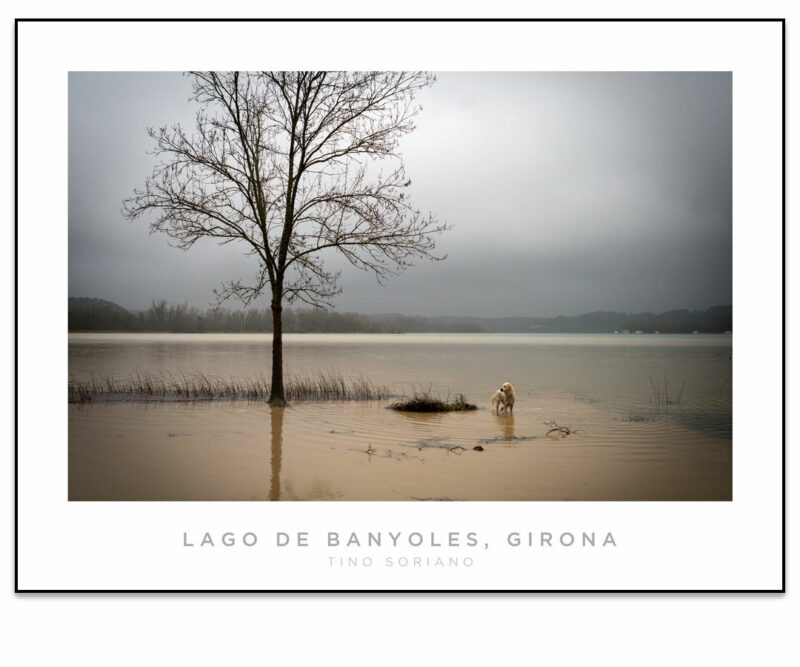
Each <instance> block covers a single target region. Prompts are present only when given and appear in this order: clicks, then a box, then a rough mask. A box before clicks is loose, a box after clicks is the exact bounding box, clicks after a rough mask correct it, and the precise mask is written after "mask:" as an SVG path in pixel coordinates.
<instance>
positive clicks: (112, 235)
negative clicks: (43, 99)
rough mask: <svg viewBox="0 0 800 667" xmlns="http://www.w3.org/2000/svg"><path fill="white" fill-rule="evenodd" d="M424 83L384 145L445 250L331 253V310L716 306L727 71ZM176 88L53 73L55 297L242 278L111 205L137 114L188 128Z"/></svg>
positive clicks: (124, 299)
mask: <svg viewBox="0 0 800 667" xmlns="http://www.w3.org/2000/svg"><path fill="white" fill-rule="evenodd" d="M437 77H438V81H437V83H436V84H435V85H434V86H433V87H431V88H430V89H426V90H424V91H423V92H422V93H421V94H420V95H419V98H418V101H419V102H420V103H421V104H422V106H423V110H422V112H421V113H420V115H419V116H418V118H417V129H416V130H415V131H414V132H413V133H411V134H410V135H408V136H406V137H404V138H403V139H402V141H401V151H402V153H403V155H404V159H405V164H406V169H407V173H408V175H409V176H410V178H411V179H412V188H411V197H412V202H413V204H414V205H415V206H416V207H418V208H420V209H421V210H423V211H430V212H433V213H434V214H435V215H437V216H438V217H439V219H441V220H446V221H447V222H449V223H452V224H453V229H452V230H451V231H449V232H446V233H445V234H444V235H443V236H442V237H441V238H440V240H439V247H440V249H441V250H442V251H443V252H445V253H447V255H448V259H447V260H446V261H444V262H439V263H431V262H422V263H419V264H418V265H416V266H414V267H413V268H411V269H409V270H407V271H406V272H405V273H403V274H402V275H400V276H398V277H395V278H393V279H391V280H390V281H389V282H388V283H387V285H386V286H384V287H379V286H378V285H377V283H376V281H375V279H374V277H372V276H371V275H369V274H365V273H361V272H359V271H356V270H355V269H352V268H351V267H349V266H348V265H347V264H346V262H343V261H342V259H341V258H339V257H337V256H335V255H331V256H330V257H328V258H327V259H326V261H327V265H328V266H329V267H330V268H333V269H342V271H343V273H342V279H341V287H342V288H343V292H342V294H341V295H340V296H339V297H338V298H337V299H336V302H335V303H336V306H337V308H338V309H339V310H348V311H357V312H366V313H381V312H401V313H407V314H420V315H471V316H512V315H529V316H554V315H558V314H564V315H576V314H579V313H583V312H589V311H594V310H615V311H626V312H641V311H652V312H661V311H666V310H670V309H674V308H689V309H705V308H708V307H709V306H713V305H717V304H729V303H731V301H732V296H731V127H732V126H731V77H730V74H729V73H726V72H679V73H678V72H675V73H670V72H667V73H639V72H622V73H613V72H612V73H599V72H595V73H574V72H563V73H539V72H507V73H492V72H487V73H465V72H444V73H439V74H438V75H437ZM190 93H191V84H190V80H189V79H188V78H187V77H184V76H182V75H181V74H180V73H151V72H138V73H120V72H73V73H71V74H70V77H69V294H70V295H71V296H90V297H99V298H104V299H108V300H110V301H114V302H116V303H119V304H120V305H122V306H124V307H126V308H132V309H144V308H147V307H148V306H149V305H150V303H151V301H152V300H153V299H160V298H165V299H167V300H168V301H172V302H184V301H186V302H188V303H189V304H190V305H195V306H199V307H205V306H206V305H208V303H209V302H210V301H211V300H212V290H213V289H214V288H215V287H218V286H219V285H220V283H221V282H223V281H225V280H231V279H237V278H243V279H250V278H251V276H252V274H253V273H254V271H255V268H254V266H253V265H252V264H251V263H250V260H252V258H247V257H243V256H242V254H241V253H242V250H243V248H241V247H237V246H236V244H231V245H229V246H225V247H218V246H217V245H215V244H214V243H213V242H211V241H209V240H207V239H206V240H204V241H201V242H200V243H198V244H197V245H196V246H195V247H194V248H192V249H191V250H190V251H189V252H185V253H183V252H180V251H178V250H176V249H174V248H172V247H170V246H169V245H168V242H167V239H166V237H164V236H160V235H155V236H150V235H149V234H148V226H147V223H146V221H138V222H136V223H128V222H126V221H124V220H123V217H122V215H121V212H120V207H121V202H122V201H123V199H125V198H126V197H128V196H129V195H130V194H131V193H132V191H133V189H134V188H136V187H141V186H142V184H143V182H144V179H145V177H146V176H147V175H148V174H150V173H151V171H152V167H153V164H154V157H153V156H152V155H148V154H147V151H148V150H151V149H152V148H153V146H152V143H151V141H150V140H149V139H148V137H147V135H146V128H147V127H148V126H154V127H158V126H162V125H172V124H174V123H180V124H182V125H183V126H184V127H187V128H189V127H191V126H192V123H193V118H194V113H195V111H196V107H195V106H194V105H193V104H190V103H189V102H188V98H189V96H190ZM266 303H267V301H266V299H265V298H263V297H262V299H261V300H259V302H258V304H257V305H260V306H264V305H266ZM233 305H235V304H233Z"/></svg>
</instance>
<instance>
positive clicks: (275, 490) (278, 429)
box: [269, 408, 286, 500]
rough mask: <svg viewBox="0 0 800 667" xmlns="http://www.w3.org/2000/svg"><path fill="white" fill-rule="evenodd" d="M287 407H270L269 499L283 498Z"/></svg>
mask: <svg viewBox="0 0 800 667" xmlns="http://www.w3.org/2000/svg"><path fill="white" fill-rule="evenodd" d="M284 410H286V408H270V416H269V423H270V431H271V436H272V439H271V442H272V449H271V456H270V469H271V470H272V477H271V479H270V484H269V499H270V500H280V499H281V453H282V451H283V412H284Z"/></svg>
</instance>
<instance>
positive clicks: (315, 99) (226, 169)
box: [123, 72, 449, 406]
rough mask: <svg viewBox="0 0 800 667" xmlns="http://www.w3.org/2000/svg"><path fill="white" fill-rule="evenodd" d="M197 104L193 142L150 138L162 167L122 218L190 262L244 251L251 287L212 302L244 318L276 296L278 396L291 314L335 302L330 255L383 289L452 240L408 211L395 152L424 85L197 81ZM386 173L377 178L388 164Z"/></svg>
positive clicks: (161, 132)
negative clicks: (228, 250) (168, 242)
mask: <svg viewBox="0 0 800 667" xmlns="http://www.w3.org/2000/svg"><path fill="white" fill-rule="evenodd" d="M190 74H191V76H192V77H193V80H194V94H193V97H192V99H193V100H194V101H196V102H198V103H200V105H201V108H200V111H199V112H198V113H197V118H196V124H195V127H194V129H193V132H191V133H189V132H187V131H186V130H184V129H183V128H182V127H180V126H179V125H176V126H173V127H169V128H168V127H161V128H158V129H153V128H151V129H149V130H148V132H149V134H150V136H151V137H152V138H153V139H154V140H155V143H156V149H155V153H156V154H157V155H159V156H160V158H161V161H160V163H159V164H158V165H157V166H156V168H155V169H154V171H153V174H152V176H151V177H150V178H148V179H147V181H146V184H145V187H144V189H143V190H135V191H134V194H133V196H132V197H130V198H128V199H127V200H126V201H125V203H124V205H123V211H124V213H125V215H126V216H127V217H128V218H129V219H134V218H138V217H139V216H141V215H142V214H145V213H148V212H151V211H152V212H154V214H155V216H154V218H153V219H152V222H151V224H150V229H151V232H155V231H162V232H165V233H167V234H168V235H169V236H170V237H172V238H173V239H175V240H176V241H177V245H178V247H180V248H182V249H188V248H190V247H191V246H192V245H194V243H196V242H197V241H198V240H199V239H201V238H204V237H211V238H214V239H217V240H218V242H219V243H220V244H226V243H231V242H234V241H236V242H242V243H244V244H245V246H246V248H247V250H246V253H247V254H251V255H255V256H256V257H257V259H258V271H257V273H256V275H255V279H254V280H253V282H252V283H250V284H243V283H242V282H241V280H236V281H231V282H229V283H226V284H224V285H223V286H222V288H221V289H220V290H215V294H216V297H217V303H218V304H219V303H221V302H222V301H224V300H225V299H227V298H229V297H232V296H233V297H237V298H239V299H240V300H241V301H242V302H243V303H244V304H245V305H247V304H248V303H250V301H252V300H253V299H254V298H256V297H257V296H259V295H260V294H261V293H262V292H263V291H264V290H265V288H267V287H269V288H270V291H271V295H272V301H271V308H272V319H273V338H272V386H271V395H270V399H269V403H270V404H271V405H273V406H281V405H286V400H285V396H284V390H283V342H282V320H281V311H282V304H283V301H284V300H285V301H287V302H288V303H292V302H294V301H301V302H305V303H307V304H310V305H312V306H314V307H317V308H321V307H324V306H326V305H330V303H331V299H332V298H333V297H334V296H335V295H336V294H338V293H339V292H340V289H339V288H338V284H337V283H338V277H339V273H338V272H332V271H330V270H328V269H326V267H325V264H324V261H323V260H324V255H325V253H326V252H333V251H338V252H340V253H341V254H342V255H344V257H345V258H346V259H347V260H348V261H349V262H350V263H351V264H352V265H353V266H355V267H357V268H359V269H363V270H366V271H372V272H374V274H375V276H376V277H377V279H378V282H379V283H381V284H382V283H383V281H384V280H385V279H386V278H387V277H389V276H390V275H393V274H395V273H397V272H399V271H402V270H403V269H404V268H406V267H407V266H410V265H411V263H412V262H413V260H415V259H418V258H427V259H434V260H440V259H444V256H442V255H437V254H435V241H434V237H435V236H436V235H438V234H439V233H441V232H443V231H445V230H446V229H448V228H449V226H448V225H447V224H446V223H440V222H438V221H437V220H436V219H435V218H434V217H433V216H431V215H427V216H424V215H422V214H421V213H420V212H419V211H418V210H416V209H414V208H412V207H411V204H410V203H409V201H408V196H407V189H408V186H409V185H410V181H409V180H408V179H407V177H406V175H405V170H404V167H403V163H402V160H401V159H400V155H399V153H398V141H399V139H400V138H401V137H402V136H403V135H405V134H407V133H409V132H411V131H412V130H413V129H414V123H413V119H414V117H415V116H416V114H417V113H418V112H419V109H420V108H419V106H417V105H415V104H414V97H415V94H416V93H417V92H418V91H419V90H420V89H422V88H423V87H425V86H428V85H431V84H432V83H433V81H434V78H433V77H432V76H431V75H429V74H426V73H423V72H224V73H222V72H192V73H190ZM384 164H386V165H388V169H387V170H385V171H384V170H382V169H380V167H381V166H382V165H384Z"/></svg>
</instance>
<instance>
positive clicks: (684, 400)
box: [69, 334, 732, 500]
mask: <svg viewBox="0 0 800 667" xmlns="http://www.w3.org/2000/svg"><path fill="white" fill-rule="evenodd" d="M270 345H271V335H269V334H231V335H227V334H70V336H69V373H70V379H72V380H75V381H81V380H87V379H90V378H92V377H94V378H105V377H107V378H111V379H114V380H116V381H122V382H124V381H126V380H127V379H129V378H131V377H132V376H136V375H137V374H138V375H151V374H152V375H158V374H170V375H175V376H180V377H190V378H191V377H193V376H198V375H203V376H206V377H210V378H220V379H223V380H227V379H252V378H256V377H259V376H265V377H267V378H269V372H270V368H269V361H270ZM284 352H285V356H284V369H285V372H286V374H287V375H296V376H304V375H313V374H315V373H316V372H318V371H320V370H323V371H329V370H331V371H336V372H340V373H342V374H343V375H344V376H346V377H347V376H350V375H353V376H356V375H363V376H366V377H368V378H369V379H370V380H372V381H373V382H376V383H379V384H384V385H386V386H388V387H389V388H390V390H391V391H392V392H393V393H395V394H397V395H408V394H410V393H412V392H413V391H414V390H429V389H430V390H431V391H433V392H435V393H438V394H439V395H440V396H441V397H442V398H446V397H447V396H448V395H450V396H451V397H452V396H453V395H455V394H456V393H464V394H466V397H467V399H468V400H470V401H471V402H473V403H477V404H478V406H479V410H477V411H474V412H465V413H444V414H408V413H398V412H395V411H392V410H388V409H387V405H388V404H389V403H391V402H392V401H391V400H389V401H363V402H354V401H322V402H301V401H296V402H293V403H292V405H291V406H290V407H288V408H285V409H274V408H270V407H269V406H267V405H266V404H264V403H263V402H247V401H195V402H174V401H171V402H163V401H161V402H159V401H113V402H98V401H94V402H90V403H75V404H71V405H70V406H69V497H70V500H730V499H731V497H732V485H731V481H732V467H731V461H732V387H731V365H732V362H731V357H732V338H731V336H730V335H647V334H643V335H630V334H629V335H613V334H609V335H595V334H560V335H555V334H553V335H549V334H529V335H525V334H491V335H489V334H469V335H462V334H397V335H394V334H377V335H368V334H288V335H284ZM507 381H508V382H511V383H512V384H513V385H514V388H515V391H516V397H517V400H516V405H515V407H514V413H513V416H503V415H500V416H496V415H495V414H494V413H493V411H491V410H490V408H489V399H490V397H491V395H492V393H493V392H494V391H495V390H496V389H497V388H499V387H500V385H501V384H502V383H503V382H507ZM551 422H556V423H557V424H558V425H562V426H568V427H569V428H570V431H571V432H570V434H569V435H568V436H566V437H558V438H556V437H555V436H556V435H558V434H556V433H551V434H550V435H548V431H549V430H550V428H551V426H549V424H550V423H551ZM475 447H479V448H480V449H477V450H476V449H474V448H475Z"/></svg>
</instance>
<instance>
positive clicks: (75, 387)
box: [68, 370, 392, 403]
mask: <svg viewBox="0 0 800 667" xmlns="http://www.w3.org/2000/svg"><path fill="white" fill-rule="evenodd" d="M283 387H284V393H285V395H286V398H287V399H288V400H308V401H330V400H341V401H373V400H381V399H385V398H389V397H391V396H392V394H391V392H390V390H389V388H388V387H386V386H385V385H379V384H376V383H375V382H373V381H372V380H370V379H369V378H366V377H364V376H363V375H353V376H349V377H345V376H344V375H342V374H341V373H339V372H338V371H333V370H331V371H319V372H317V373H315V374H313V375H302V376H290V377H287V378H285V379H284V383H283ZM269 395H270V383H269V382H268V381H267V380H266V378H264V377H263V376H259V377H254V378H229V379H223V378H216V377H211V376H208V375H204V374H202V373H200V374H193V375H189V376H187V375H185V374H183V373H181V374H178V375H173V374H171V373H159V374H144V375H143V374H141V373H136V374H135V375H131V376H130V377H128V378H126V379H123V380H119V379H116V378H113V377H110V376H102V377H99V378H98V377H95V376H92V377H91V378H89V379H88V380H81V381H76V380H70V381H69V383H68V397H69V402H70V403H85V402H88V401H91V400H92V399H95V398H96V399H100V400H108V399H113V398H122V399H125V398H129V399H142V398H144V399H154V400H155V399H163V400H214V399H227V400H252V401H258V400H267V399H268V398H269Z"/></svg>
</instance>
